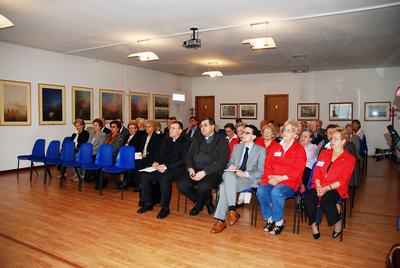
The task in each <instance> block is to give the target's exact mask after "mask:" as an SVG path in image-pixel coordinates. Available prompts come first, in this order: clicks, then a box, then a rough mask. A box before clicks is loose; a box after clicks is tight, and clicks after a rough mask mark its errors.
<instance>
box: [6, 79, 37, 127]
mask: <svg viewBox="0 0 400 268" xmlns="http://www.w3.org/2000/svg"><path fill="white" fill-rule="evenodd" d="M0 107H1V109H0V125H2V126H29V125H31V83H27V82H20V81H10V80H0Z"/></svg>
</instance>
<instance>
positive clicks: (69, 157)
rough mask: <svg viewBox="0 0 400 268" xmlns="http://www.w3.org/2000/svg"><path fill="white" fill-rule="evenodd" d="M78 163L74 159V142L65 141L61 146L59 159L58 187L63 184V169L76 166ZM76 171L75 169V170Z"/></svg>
mask: <svg viewBox="0 0 400 268" xmlns="http://www.w3.org/2000/svg"><path fill="white" fill-rule="evenodd" d="M78 166H79V164H78V163H77V162H76V161H75V143H73V142H72V141H65V142H64V144H63V146H62V148H61V159H60V169H61V170H60V172H61V178H60V187H63V186H64V179H65V174H64V170H65V168H67V167H73V168H76V167H78ZM75 171H76V170H75Z"/></svg>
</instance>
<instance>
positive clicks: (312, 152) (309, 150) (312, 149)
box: [304, 143, 318, 169]
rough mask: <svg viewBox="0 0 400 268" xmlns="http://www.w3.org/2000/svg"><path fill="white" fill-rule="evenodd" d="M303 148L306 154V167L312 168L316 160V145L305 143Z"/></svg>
mask: <svg viewBox="0 0 400 268" xmlns="http://www.w3.org/2000/svg"><path fill="white" fill-rule="evenodd" d="M304 150H305V151H306V155H307V163H306V167H308V168H309V169H312V167H313V165H314V163H315V162H317V158H318V146H317V145H315V144H312V143H309V144H307V145H306V146H304Z"/></svg>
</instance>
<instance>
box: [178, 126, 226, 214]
mask: <svg viewBox="0 0 400 268" xmlns="http://www.w3.org/2000/svg"><path fill="white" fill-rule="evenodd" d="M200 128H201V134H202V135H199V136H197V137H194V138H193V141H192V144H191V145H190V148H189V151H188V153H187V155H186V170H187V171H188V174H183V176H181V177H180V178H179V179H178V181H177V182H176V184H177V187H178V189H179V191H181V192H182V193H183V194H184V195H185V196H187V197H188V198H189V199H190V200H192V201H193V202H195V203H196V205H195V206H194V207H193V208H192V210H191V211H190V215H191V216H195V215H197V214H199V213H200V211H201V210H202V209H203V206H204V205H206V206H207V210H208V213H209V214H212V213H213V212H214V207H213V206H212V202H211V189H213V188H216V187H217V186H218V185H219V183H220V182H221V175H222V173H223V171H224V169H225V167H226V164H227V163H228V156H229V146H228V141H227V140H226V139H225V138H222V137H220V136H219V135H218V134H217V133H216V132H215V121H214V119H211V118H208V119H205V120H203V121H202V122H201V125H200Z"/></svg>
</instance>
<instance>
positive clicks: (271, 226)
mask: <svg viewBox="0 0 400 268" xmlns="http://www.w3.org/2000/svg"><path fill="white" fill-rule="evenodd" d="M274 227H275V222H269V221H267V223H266V224H265V226H264V231H265V232H271V231H272V230H274Z"/></svg>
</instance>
